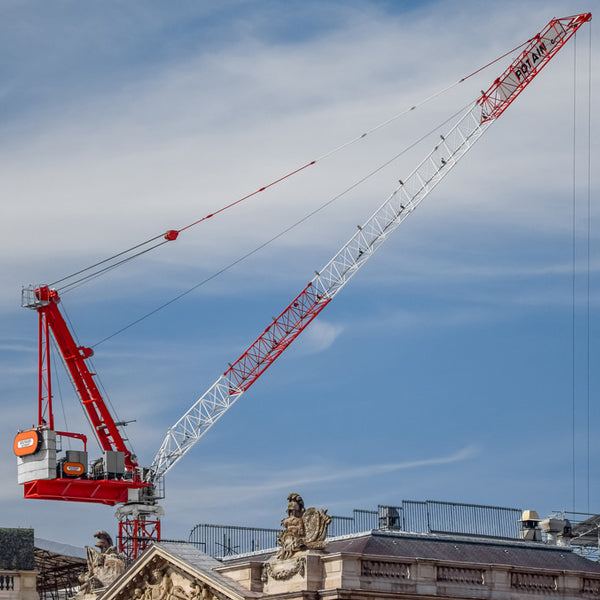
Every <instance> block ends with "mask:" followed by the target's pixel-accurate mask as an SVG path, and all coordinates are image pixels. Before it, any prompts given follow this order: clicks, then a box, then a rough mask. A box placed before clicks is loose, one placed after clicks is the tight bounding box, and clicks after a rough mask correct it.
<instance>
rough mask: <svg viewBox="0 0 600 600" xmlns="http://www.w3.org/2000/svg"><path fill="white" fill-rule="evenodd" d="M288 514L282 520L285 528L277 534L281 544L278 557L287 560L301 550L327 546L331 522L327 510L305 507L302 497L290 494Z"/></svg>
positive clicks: (319, 548)
mask: <svg viewBox="0 0 600 600" xmlns="http://www.w3.org/2000/svg"><path fill="white" fill-rule="evenodd" d="M287 515H288V516H287V517H286V518H285V519H283V520H282V521H281V525H282V527H284V528H285V529H284V530H283V531H281V532H279V534H278V536H277V543H278V544H279V545H280V546H281V549H280V550H279V552H277V555H276V558H277V559H279V560H286V559H288V558H291V557H292V556H293V555H294V554H295V553H296V552H299V551H300V550H305V549H313V550H322V549H323V548H324V547H325V538H326V537H327V527H328V526H329V523H331V517H330V516H329V515H328V514H327V511H326V510H321V511H319V510H317V509H316V508H314V507H311V508H308V509H305V508H304V500H302V497H301V496H300V495H299V494H290V495H289V496H288V507H287Z"/></svg>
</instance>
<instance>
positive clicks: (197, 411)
mask: <svg viewBox="0 0 600 600" xmlns="http://www.w3.org/2000/svg"><path fill="white" fill-rule="evenodd" d="M493 122H494V121H493V120H486V121H484V122H482V115H481V107H480V106H479V105H478V104H475V105H474V106H473V107H472V108H470V109H469V110H468V111H467V112H466V113H465V114H464V115H463V116H462V117H461V118H460V120H459V121H458V123H457V124H456V125H455V126H454V127H453V128H452V129H451V130H450V131H449V132H448V134H447V135H445V136H440V141H439V143H438V144H437V145H436V146H435V147H434V149H433V150H432V151H431V152H430V153H429V155H428V156H427V157H426V158H425V160H423V161H422V162H421V164H419V166H418V167H417V168H416V169H415V170H414V171H413V172H412V173H411V174H410V175H409V176H408V177H407V178H406V180H405V181H403V182H401V183H400V185H398V187H396V189H394V191H393V192H392V193H391V194H390V195H389V196H388V198H387V199H386V200H385V202H384V203H383V204H382V205H381V206H380V207H379V209H378V210H377V211H376V212H375V213H374V214H373V215H372V216H371V217H370V218H369V219H368V220H367V221H366V222H365V224H364V225H363V226H362V227H359V228H358V231H357V232H356V233H355V234H354V235H353V236H352V238H351V239H350V240H349V241H348V242H347V243H346V244H345V245H344V246H343V247H342V248H341V250H340V251H339V252H338V253H337V254H336V255H335V256H334V257H333V259H332V260H331V261H330V262H329V263H327V265H326V266H325V267H324V268H323V269H322V270H321V271H319V272H318V275H317V276H316V277H315V278H314V279H313V280H312V282H311V285H309V286H308V287H307V289H311V290H314V291H313V292H312V293H311V294H310V297H311V298H312V302H313V304H312V306H309V307H307V308H306V311H305V312H304V313H303V315H302V317H303V318H304V316H305V315H308V316H309V318H308V319H306V323H303V324H302V325H301V326H298V327H296V328H290V331H285V332H283V336H284V338H285V336H286V335H287V336H288V339H287V340H286V341H285V344H278V346H280V347H279V348H276V347H275V346H276V345H274V346H273V350H272V352H273V353H274V356H273V357H269V352H268V351H265V350H263V352H262V354H261V353H260V352H259V353H255V352H251V350H254V349H255V347H256V346H257V342H258V341H260V340H261V338H259V340H258V341H257V342H255V344H254V345H253V346H251V347H250V349H249V350H248V351H246V353H244V355H242V357H241V358H240V359H238V362H237V363H236V364H238V363H241V362H243V360H242V359H244V360H246V361H247V360H248V357H249V356H250V357H251V358H252V360H253V361H254V363H255V365H256V373H257V374H256V375H254V376H253V377H252V378H249V380H248V381H247V382H246V383H245V385H237V384H234V383H233V377H232V372H234V371H235V369H234V367H232V368H231V369H229V370H228V371H227V372H226V373H224V374H223V375H221V376H220V377H219V379H217V381H216V382H215V383H214V384H213V385H212V387H211V388H210V389H209V390H208V391H207V392H205V394H204V395H203V396H202V397H201V398H199V399H198V400H197V401H196V403H195V404H194V405H193V406H192V407H191V408H190V409H189V410H188V411H187V412H186V413H185V414H184V415H183V417H181V419H179V421H177V423H175V425H173V427H171V428H170V429H169V430H168V432H167V435H166V437H165V439H164V440H163V443H162V445H161V447H160V449H159V451H158V453H157V454H156V457H155V458H154V461H153V463H152V466H151V467H150V471H149V475H148V479H149V480H151V481H156V480H157V479H158V478H160V477H163V476H164V475H165V474H166V473H167V471H168V470H169V469H171V467H173V465H174V464H175V463H176V462H177V461H178V460H179V459H180V458H182V457H183V456H184V455H185V453H186V452H187V451H188V450H189V449H190V448H191V447H192V446H193V445H194V444H195V443H196V442H197V441H198V440H199V439H200V438H201V437H202V436H203V435H204V434H205V433H206V432H207V431H208V430H209V429H210V428H211V427H212V426H213V425H214V423H215V422H216V421H217V420H218V419H219V418H220V417H221V416H222V415H223V414H224V413H225V412H226V411H227V410H228V409H229V408H230V407H231V406H232V405H233V404H234V403H235V402H236V401H237V400H238V399H239V398H240V396H241V395H242V394H243V392H244V391H246V390H247V389H248V387H250V385H251V384H252V383H253V381H254V380H255V379H256V378H257V377H258V374H260V372H262V370H264V369H260V367H261V366H262V363H263V362H264V363H265V364H266V366H268V364H270V362H272V361H273V360H275V358H276V357H277V356H279V354H280V353H281V352H282V351H283V349H284V348H285V347H287V345H289V343H291V341H293V339H295V337H296V335H298V334H299V333H300V331H302V329H303V328H304V327H305V326H306V325H308V323H309V322H310V320H312V318H314V316H316V314H317V313H318V312H319V311H320V309H321V308H320V306H323V305H324V304H326V303H327V302H328V301H329V300H331V299H332V298H333V297H334V296H335V295H336V294H337V293H338V292H339V291H340V290H341V289H342V288H343V287H344V285H346V283H347V282H348V281H349V280H350V279H351V278H352V276H353V275H354V274H355V273H356V272H357V271H358V269H359V268H360V267H361V266H362V265H363V264H364V263H365V262H366V261H367V259H369V258H370V257H371V256H372V255H373V253H374V252H375V250H376V249H377V248H378V247H379V246H380V245H381V244H382V243H383V242H384V241H385V240H386V239H387V237H388V236H389V234H390V233H392V231H394V230H395V229H396V228H397V227H398V226H399V225H400V223H402V221H404V219H405V218H406V217H407V216H408V215H409V214H410V213H411V212H412V211H413V210H414V209H415V208H416V207H417V206H418V205H419V204H420V202H421V201H422V200H423V199H424V198H425V197H426V196H427V194H429V192H430V191H431V190H433V188H434V187H435V186H436V185H437V184H438V183H439V182H440V181H441V180H442V179H443V178H444V177H445V176H446V175H447V174H448V173H449V172H450V170H451V169H452V167H454V165H456V163H457V162H458V161H459V159H460V158H461V157H462V156H464V154H465V153H466V152H467V150H469V148H471V147H472V146H473V144H474V143H475V142H476V141H477V140H478V139H479V138H480V137H481V135H482V134H483V133H484V132H485V130H486V129H487V128H488V127H489V126H490V125H491V124H492V123H493ZM311 286H312V287H311ZM300 296H302V294H301V295H300ZM300 296H299V297H298V298H300ZM296 300H298V299H296ZM297 304H298V303H297V302H294V303H293V306H297ZM318 305H320V306H318ZM291 309H292V305H290V307H288V309H286V311H287V312H289V311H290V310H291ZM286 311H284V313H282V316H283V315H285V314H286ZM291 329H294V331H293V332H292V331H291ZM269 331H270V328H269V329H268V330H267V332H269ZM263 335H264V334H263ZM275 351H276V353H275ZM266 366H265V367H264V368H266ZM234 374H235V373H233V375H234Z"/></svg>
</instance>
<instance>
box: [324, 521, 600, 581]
mask: <svg viewBox="0 0 600 600" xmlns="http://www.w3.org/2000/svg"><path fill="white" fill-rule="evenodd" d="M326 552H327V553H328V554H333V553H353V554H362V555H367V556H377V557H382V558H383V557H390V558H391V557H393V558H395V559H397V558H406V559H407V560H413V559H415V558H418V559H424V560H440V561H451V562H458V563H469V564H471V565H473V564H481V565H490V564H493V565H506V566H510V567H520V568H529V569H550V570H561V571H563V570H570V571H581V572H587V573H595V574H598V573H600V564H598V563H596V562H592V561H591V560H588V559H587V558H584V557H582V556H579V555H578V554H575V553H574V552H573V551H572V550H571V549H570V548H565V547H559V546H550V545H547V544H544V543H541V542H537V543H536V542H525V541H521V540H515V541H505V540H493V539H489V538H482V539H479V538H475V537H462V536H442V535H433V534H410V533H403V532H391V531H389V532H388V531H371V532H368V533H363V534H355V535H349V536H345V537H343V538H338V539H332V540H330V541H329V543H328V544H327V548H326Z"/></svg>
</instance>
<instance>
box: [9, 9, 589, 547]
mask: <svg viewBox="0 0 600 600" xmlns="http://www.w3.org/2000/svg"><path fill="white" fill-rule="evenodd" d="M591 18H592V15H591V13H584V14H579V15H574V16H571V17H565V18H562V19H552V20H551V21H550V22H549V23H548V24H547V25H546V27H545V28H544V29H543V30H542V31H541V32H540V33H539V34H537V35H536V36H534V37H532V38H531V39H530V40H529V41H528V42H527V43H526V44H525V45H524V50H523V51H522V52H521V53H520V55H519V56H518V57H517V58H516V59H515V60H514V61H513V62H512V63H511V65H510V66H509V67H508V68H507V69H506V70H505V71H504V72H503V73H502V75H500V77H498V78H497V79H496V80H495V81H494V82H493V83H492V85H491V86H490V87H489V88H488V90H487V91H485V92H482V94H481V96H479V97H478V98H477V100H476V101H475V102H474V103H473V105H472V106H471V107H470V108H469V109H468V110H466V111H465V112H464V114H463V115H462V116H461V117H460V118H459V120H458V122H457V123H456V125H454V127H452V128H451V129H450V130H449V131H448V132H447V133H446V134H445V135H440V137H439V139H438V141H437V143H436V144H435V146H434V148H433V149H432V150H431V151H430V152H429V154H428V155H427V156H426V158H425V159H424V160H423V161H422V162H421V163H420V164H419V165H418V166H417V167H416V168H415V169H414V170H413V171H412V172H411V173H410V174H409V175H408V176H407V177H406V178H405V179H404V180H399V183H398V185H397V186H396V187H395V189H393V191H392V192H391V193H390V194H389V195H388V197H387V198H386V199H385V201H384V202H383V204H382V205H381V206H380V207H379V208H378V209H377V210H376V211H375V212H374V213H373V214H372V215H371V216H370V217H369V218H368V219H367V220H366V221H365V223H364V224H363V225H361V226H358V228H357V231H355V233H354V235H352V237H351V238H350V239H349V240H348V242H346V244H344V245H343V246H342V248H341V249H340V250H339V251H338V252H337V253H336V254H335V256H334V257H333V258H332V259H331V260H330V261H329V262H328V263H327V264H326V265H325V266H324V267H323V268H322V269H321V270H320V271H316V272H315V273H316V275H315V277H314V278H313V279H312V280H311V281H310V282H309V283H308V284H307V285H306V287H305V288H304V289H303V290H302V291H301V292H300V293H299V294H298V295H297V296H296V297H295V298H294V300H292V302H291V303H290V304H289V305H288V306H287V307H286V308H285V309H284V310H283V311H282V312H281V314H280V315H279V316H278V317H277V318H274V319H273V320H272V322H271V323H270V324H269V325H268V327H267V328H266V329H265V330H264V331H263V333H262V334H261V335H260V336H259V337H258V338H257V339H256V340H255V341H254V342H253V343H252V344H251V345H250V346H249V347H248V349H247V350H246V351H245V352H244V353H243V354H242V355H241V356H240V357H239V358H238V359H237V360H236V361H235V363H233V364H231V365H230V366H229V368H228V369H227V370H226V371H225V372H224V373H223V374H222V375H221V376H220V377H219V378H218V379H217V380H216V381H215V383H214V384H213V385H212V386H211V387H210V388H209V389H208V390H207V391H206V392H205V393H204V394H203V395H202V396H201V397H200V398H199V399H198V400H197V401H196V402H195V403H194V404H193V405H192V406H191V407H190V409H189V410H188V411H187V412H186V413H185V414H184V415H183V416H182V417H181V418H180V419H179V420H178V421H177V422H176V423H175V424H174V425H173V426H172V427H171V428H169V430H168V431H167V434H166V436H165V438H164V440H163V442H162V444H161V446H160V448H159V450H158V452H157V454H156V456H155V458H154V460H153V462H152V464H151V466H150V467H149V468H147V469H142V468H140V467H139V466H138V464H137V459H136V458H135V456H133V454H132V453H131V452H130V450H129V449H128V447H127V445H126V443H125V440H124V439H123V438H122V436H121V435H120V433H119V430H118V427H117V424H116V423H115V421H114V419H113V417H112V415H111V413H110V410H109V409H108V407H107V405H106V404H105V402H104V400H103V398H102V396H101V394H100V392H99V390H98V388H97V386H96V384H95V382H94V374H93V373H92V372H91V371H90V370H89V368H88V366H87V363H86V361H87V359H89V357H90V356H91V355H92V351H91V350H90V349H89V348H85V347H83V346H78V345H77V343H76V342H75V340H74V338H73V336H72V335H71V333H70V331H69V328H68V326H67V324H66V322H65V320H64V318H63V317H62V315H61V313H60V311H59V309H58V303H59V301H60V298H59V295H58V293H57V291H56V290H53V289H50V288H49V287H48V286H37V287H30V288H25V290H24V294H23V306H25V307H27V308H30V309H33V310H36V311H37V312H38V314H39V339H40V342H39V395H38V424H37V426H34V428H32V429H31V430H28V431H20V432H19V433H18V434H17V436H16V438H15V442H14V451H15V454H16V455H17V464H18V480H19V483H22V484H23V485H24V495H25V497H26V498H39V499H53V500H70V501H81V502H97V503H103V504H108V505H112V506H114V505H118V506H119V508H118V510H117V517H118V518H119V521H120V522H119V549H120V551H121V552H123V553H125V554H126V556H127V557H128V558H131V559H133V558H136V557H137V555H138V554H139V553H140V552H141V551H143V550H144V549H145V548H146V547H147V545H148V544H149V543H151V542H152V541H153V540H157V539H160V516H161V514H162V509H161V508H160V507H159V506H158V504H157V500H158V499H159V498H160V497H161V491H160V490H161V486H162V482H163V481H164V476H165V474H166V473H167V472H168V471H169V470H170V469H171V468H172V467H173V466H174V465H175V464H176V463H177V462H178V461H179V460H180V459H181V458H182V457H183V456H184V455H185V454H186V453H187V452H188V451H189V450H190V449H191V448H192V446H193V445H194V444H195V443H196V442H197V441H198V440H199V439H200V438H201V437H202V436H203V435H204V434H205V433H206V432H207V431H208V430H209V429H210V428H211V427H212V426H213V425H214V424H215V422H216V421H217V420H218V419H219V418H220V417H222V416H223V414H224V413H225V412H226V411H227V410H228V409H229V408H230V407H231V406H232V405H233V404H234V403H235V402H236V401H237V400H239V398H240V397H241V396H242V394H243V393H244V392H245V391H247V390H248V389H249V388H250V387H251V385H252V384H253V383H254V382H255V381H256V380H257V379H258V378H259V377H260V376H261V375H262V374H263V373H264V372H265V370H266V369H267V368H268V367H269V366H270V365H271V364H273V362H274V361H275V360H276V359H277V358H278V357H279V356H280V355H281V354H282V353H283V352H284V350H285V349H286V348H287V347H288V346H289V345H290V344H291V343H292V342H293V341H294V340H295V339H296V338H297V337H298V335H300V333H301V332H302V331H303V330H304V329H305V328H306V327H307V326H308V325H309V324H310V323H311V322H312V320H313V319H314V318H315V317H316V316H317V315H318V314H319V313H320V312H321V311H322V310H323V309H324V308H325V307H326V306H327V305H328V304H329V302H331V300H332V299H333V298H334V297H335V296H336V295H337V294H338V293H339V292H340V291H341V289H342V288H343V287H344V286H345V285H346V284H347V283H348V281H350V279H351V278H352V277H353V276H354V275H355V274H356V273H357V272H358V270H359V269H360V268H361V267H362V266H363V265H364V264H365V263H366V262H367V260H368V259H369V258H371V257H372V256H373V254H374V252H375V251H376V250H377V249H378V248H379V247H380V246H381V245H382V244H383V242H385V240H386V239H387V238H388V237H389V235H390V234H391V233H392V232H393V231H394V230H395V229H396V228H397V227H398V226H399V225H400V224H401V223H402V222H403V221H404V219H406V217H408V215H410V214H411V213H412V212H413V211H414V210H415V209H416V208H417V206H418V205H419V204H420V203H421V202H422V201H423V200H424V199H425V197H426V196H427V195H428V194H429V193H430V192H431V191H432V190H433V189H434V188H435V187H436V186H437V185H438V184H439V183H440V181H441V180H442V179H443V178H444V177H445V176H446V175H447V174H448V173H449V172H450V171H451V170H452V168H453V167H454V166H455V165H456V164H457V163H458V161H459V160H460V159H461V158H462V157H463V156H464V155H465V154H466V152H467V151H468V150H469V149H470V148H471V147H472V146H473V144H475V142H476V141H477V140H478V139H479V138H480V137H481V136H482V135H483V134H484V133H485V131H486V130H487V129H488V128H489V127H490V126H491V124H492V123H493V122H494V121H495V120H496V119H497V118H498V117H499V116H500V115H501V114H502V113H503V112H504V111H505V110H506V109H507V108H508V106H510V104H511V103H512V102H513V101H514V100H515V99H516V98H517V97H518V96H519V95H520V94H521V92H522V91H523V90H524V89H525V87H527V85H529V83H530V82H531V81H532V80H533V78H534V77H535V76H536V75H537V74H538V73H539V72H540V70H541V69H542V68H544V67H545V66H546V65H547V64H548V62H549V61H550V60H551V59H552V57H553V56H554V55H555V54H556V53H557V52H558V51H559V50H560V48H562V46H563V45H564V44H565V43H566V42H567V40H568V39H569V38H570V37H571V36H573V35H574V34H575V32H576V31H577V30H578V29H579V28H580V27H581V26H582V25H583V24H584V23H586V22H588V21H590V20H591ZM170 233H172V232H167V236H169V234H170ZM175 237H176V236H175ZM175 237H171V238H169V237H167V239H175ZM51 333H52V335H53V337H54V340H55V341H56V343H57V346H58V347H59V349H60V352H61V355H62V357H63V360H64V362H65V365H66V368H67V371H68V372H69V375H70V377H71V379H72V381H73V384H74V386H75V389H76V390H77V393H78V395H79V398H80V401H81V404H82V406H83V408H84V410H85V412H86V414H87V416H88V420H89V421H90V424H91V426H92V429H93V432H94V434H95V436H96V438H97V440H98V442H99V444H100V447H101V448H102V450H103V452H104V457H103V459H102V460H101V461H100V463H98V461H96V462H95V463H94V464H93V466H92V468H91V469H89V471H88V466H87V448H86V444H87V438H86V436H84V435H83V434H79V433H70V432H61V431H55V429H54V416H53V412H52V391H51V377H50V361H49V356H50V334H51ZM57 436H58V437H59V438H60V437H61V436H62V437H71V438H75V439H79V440H80V441H81V442H82V443H83V447H84V448H83V451H78V452H73V451H71V455H69V451H67V456H66V459H64V458H63V459H61V460H60V461H58V462H57V452H59V449H58V448H57V445H56V437H57ZM107 457H109V458H110V459H111V461H113V462H114V461H116V462H117V463H118V462H119V461H122V467H120V466H118V465H117V467H116V469H115V468H113V470H111V469H110V468H108V467H107V463H108V462H110V461H108V459H107ZM96 467H98V468H96Z"/></svg>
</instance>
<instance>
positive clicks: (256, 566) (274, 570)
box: [100, 531, 600, 600]
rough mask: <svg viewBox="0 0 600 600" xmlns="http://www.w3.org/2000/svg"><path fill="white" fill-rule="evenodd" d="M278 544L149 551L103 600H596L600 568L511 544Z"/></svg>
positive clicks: (395, 538) (419, 538) (558, 552)
mask: <svg viewBox="0 0 600 600" xmlns="http://www.w3.org/2000/svg"><path fill="white" fill-rule="evenodd" d="M276 554H277V550H276V549H273V550H272V551H270V552H262V553H252V554H247V555H244V556H238V557H230V558H228V559H226V560H223V561H218V560H216V559H214V558H211V557H209V556H207V555H205V554H203V553H202V552H200V551H199V550H197V549H195V548H193V547H192V546H190V545H187V544H168V543H161V544H157V545H155V546H153V547H152V548H150V549H149V550H148V551H147V552H146V553H145V554H144V555H143V556H142V557H141V558H140V559H138V560H137V561H136V562H135V563H134V564H133V565H132V567H131V568H130V569H129V570H128V571H127V572H126V573H125V574H123V575H122V576H121V577H120V578H119V579H118V580H117V581H116V582H115V583H114V584H113V585H111V586H110V587H109V588H108V589H107V590H106V591H105V592H104V594H103V595H102V596H101V597H100V598H101V600H137V599H140V600H258V599H264V600H268V599H271V598H272V599H273V600H417V599H419V600H432V599H434V598H438V599H439V598H444V599H451V598H455V599H464V600H466V599H470V600H473V599H482V600H483V599H486V600H488V599H489V600H494V599H497V600H540V599H546V598H549V599H554V598H555V599H557V600H559V599H560V600H574V599H582V598H586V599H594V598H598V599H599V600H600V565H599V564H598V563H595V562H592V561H590V560H588V559H585V558H583V557H581V556H578V555H576V554H574V553H573V552H572V551H571V550H570V549H566V548H560V547H556V546H547V545H545V544H543V543H533V542H527V541H519V540H515V541H513V542H504V541H497V540H489V539H477V538H466V537H451V536H434V535H424V534H421V535H417V534H407V533H401V532H385V531H373V532H369V533H364V534H358V535H351V536H345V537H342V538H333V539H330V540H328V543H327V545H326V547H325V548H324V549H323V550H312V549H305V550H301V551H299V552H297V553H295V554H294V555H293V556H292V557H290V558H284V559H279V560H274V557H275V556H276Z"/></svg>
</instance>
